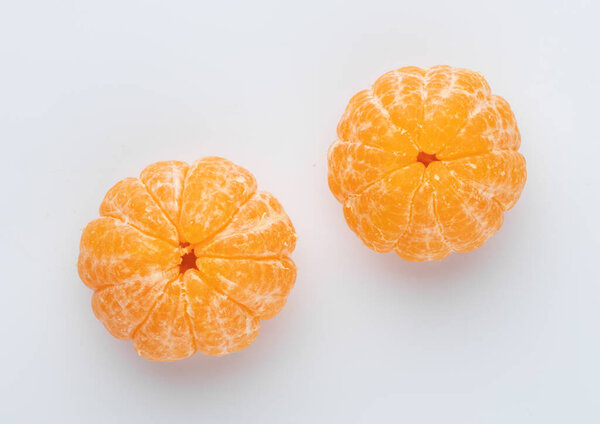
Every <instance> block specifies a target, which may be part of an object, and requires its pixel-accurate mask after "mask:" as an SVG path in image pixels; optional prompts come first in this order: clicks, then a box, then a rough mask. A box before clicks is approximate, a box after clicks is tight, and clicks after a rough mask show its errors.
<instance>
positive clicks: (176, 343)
mask: <svg viewBox="0 0 600 424" xmlns="http://www.w3.org/2000/svg"><path fill="white" fill-rule="evenodd" d="M100 215H101V217H100V218H99V219H96V220H94V221H92V222H90V223H89V224H88V225H87V226H86V228H85V229H84V231H83V235H82V237H81V247H80V253H79V262H78V269H79V275H80V277H81V279H82V281H83V282H84V283H85V284H86V285H87V286H88V287H90V288H91V289H93V290H94V291H95V292H94V295H93V298H92V308H93V310H94V313H95V314H96V316H97V317H98V319H99V320H100V321H101V322H102V323H103V324H104V326H105V327H106V328H107V330H108V331H109V332H110V333H111V334H112V335H113V336H115V337H117V338H119V339H124V340H129V339H132V340H133V345H134V348H135V349H136V351H137V352H138V353H139V354H140V355H142V356H143V357H145V358H147V359H151V360H157V361H172V360H177V359H181V358H185V357H188V356H190V355H192V354H194V352H196V351H199V352H202V353H205V354H208V355H215V356H220V355H225V354H227V353H231V352H235V351H237V350H240V349H244V348H245V347H247V346H249V345H250V344H251V343H252V342H253V341H254V339H255V338H256V336H257V335H258V331H259V328H260V320H263V319H268V318H271V317H273V316H274V315H276V314H277V313H278V312H279V311H280V310H281V309H282V308H283V306H284V304H285V302H286V299H287V296H288V294H289V293H290V290H291V289H292V286H293V285H294V281H295V279H296V266H295V264H294V262H292V260H291V259H289V257H288V255H290V254H291V253H292V251H293V250H294V247H295V243H296V233H295V231H294V227H293V226H292V223H291V221H290V219H289V218H288V216H287V215H286V213H285V211H284V210H283V208H282V207H281V205H280V204H279V202H278V201H277V199H275V198H274V197H273V196H272V195H271V194H269V193H267V192H264V191H256V181H255V179H254V177H253V176H252V174H250V173H249V172H248V171H246V170H245V169H243V168H241V167H240V166H237V165H235V164H233V163H231V162H230V161H228V160H226V159H222V158H217V157H209V158H204V159H200V160H198V161H197V162H195V163H194V164H192V165H191V166H190V165H188V164H186V163H184V162H177V161H170V162H158V163H155V164H152V165H150V166H148V167H147V168H146V169H144V171H143V172H142V173H141V175H140V177H139V178H126V179H124V180H122V181H120V182H118V183H117V184H116V185H115V186H114V187H113V188H111V189H110V190H109V191H108V193H107V194H106V197H105V198H104V201H103V202H102V204H101V206H100Z"/></svg>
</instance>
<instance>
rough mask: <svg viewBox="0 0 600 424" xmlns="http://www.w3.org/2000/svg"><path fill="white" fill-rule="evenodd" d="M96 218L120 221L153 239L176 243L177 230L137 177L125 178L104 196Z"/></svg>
mask: <svg viewBox="0 0 600 424" xmlns="http://www.w3.org/2000/svg"><path fill="white" fill-rule="evenodd" d="M100 215H101V216H107V217H112V218H116V219H120V220H121V221H123V222H125V223H128V224H131V225H132V226H134V227H135V228H137V229H139V230H141V231H143V232H144V233H146V234H149V235H151V236H153V237H156V238H159V239H162V240H166V241H169V242H171V243H173V244H177V243H178V237H177V229H176V228H175V226H174V225H173V224H172V223H171V222H170V221H169V219H168V218H167V216H166V215H165V214H164V212H163V211H162V210H161V209H160V207H159V206H158V205H157V204H156V202H155V201H154V199H152V196H150V193H148V190H146V187H145V186H144V184H142V182H141V181H140V180H138V179H137V178H126V179H124V180H122V181H119V182H118V183H117V184H115V185H114V186H113V187H112V188H111V189H110V190H109V191H108V193H106V196H105V197H104V200H103V201H102V204H101V205H100Z"/></svg>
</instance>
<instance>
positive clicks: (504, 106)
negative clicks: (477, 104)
mask: <svg viewBox="0 0 600 424" xmlns="http://www.w3.org/2000/svg"><path fill="white" fill-rule="evenodd" d="M490 103H491V105H492V106H493V107H494V109H495V112H496V116H497V117H498V119H497V120H496V128H495V131H493V132H492V134H493V135H492V136H491V137H490V138H491V140H492V144H493V146H494V147H493V149H494V150H504V149H510V150H518V149H519V147H520V146H521V134H520V133H519V128H518V127H517V120H516V119H515V115H514V114H513V112H512V110H511V109H510V105H509V104H508V102H507V101H506V100H504V99H503V98H502V97H500V96H496V95H492V96H490Z"/></svg>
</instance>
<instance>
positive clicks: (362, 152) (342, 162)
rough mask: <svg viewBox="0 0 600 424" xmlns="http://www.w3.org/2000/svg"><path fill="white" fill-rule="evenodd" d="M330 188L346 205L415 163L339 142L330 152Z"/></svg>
mask: <svg viewBox="0 0 600 424" xmlns="http://www.w3.org/2000/svg"><path fill="white" fill-rule="evenodd" d="M328 157H329V163H331V169H330V172H329V187H330V188H331V191H332V193H333V194H334V195H335V197H336V198H337V199H338V200H339V201H340V202H343V201H345V200H346V198H347V197H348V196H349V195H352V194H357V193H360V192H361V191H362V190H364V189H365V188H366V186H368V185H369V184H371V183H373V182H374V181H376V180H379V179H381V178H383V177H384V176H385V175H386V174H387V173H389V172H390V171H392V170H394V169H397V168H401V167H402V166H403V165H407V164H409V163H410V162H413V161H414V158H408V159H407V158H406V157H403V156H399V155H397V154H396V153H392V152H388V151H387V150H383V149H380V148H377V147H372V146H367V145H365V144H360V143H351V142H347V141H337V142H335V143H334V144H332V145H331V148H330V149H329V155H328Z"/></svg>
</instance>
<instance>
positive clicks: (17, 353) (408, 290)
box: [0, 0, 600, 424]
mask: <svg viewBox="0 0 600 424" xmlns="http://www.w3.org/2000/svg"><path fill="white" fill-rule="evenodd" d="M493 3H495V4H492V2H485V1H480V0H472V1H461V0H457V1H452V2H442V1H401V0H394V1H361V2H358V1H353V2H342V1H337V2H336V1H297V2H284V1H271V2H266V1H247V2H242V1H238V2H229V1H211V2H200V1H189V2H180V1H163V2H160V1H138V2H135V1H102V2H100V1H96V2H92V1H81V0H77V1H61V2H59V1H41V0H40V1H26V0H19V1H17V0H13V1H9V0H6V1H3V2H1V3H0V4H1V5H0V143H1V150H0V152H1V153H2V166H1V170H0V172H1V175H0V181H1V191H0V193H1V196H2V197H1V198H2V203H1V206H2V207H1V210H0V219H1V222H2V229H1V234H2V244H1V246H0V249H1V250H0V258H1V261H2V271H3V272H2V283H3V284H2V291H1V293H2V295H1V296H0V314H1V320H0V331H1V339H0V340H1V346H0V364H1V365H0V367H1V372H2V375H1V378H0V421H1V422H3V423H5V422H6V423H12V422H56V423H81V422H90V423H106V422H123V423H130V424H132V423H154V422H172V423H178V422H181V423H192V422H193V423H212V422H215V423H244V422H261V423H288V422H289V423H320V422H328V423H331V422H364V423H375V422H406V423H440V422H444V423H502V424H505V423H545V424H546V423H567V422H571V423H597V422H600V411H599V405H598V397H599V395H600V390H599V388H598V384H599V383H598V381H599V377H600V366H599V364H598V361H599V360H600V343H599V337H600V331H599V328H598V327H599V323H600V284H599V283H600V282H599V278H598V271H597V263H598V253H599V251H600V243H599V241H600V228H599V223H598V222H599V221H598V219H599V215H598V208H599V207H600V203H599V200H598V197H599V196H598V194H599V189H598V186H599V183H600V177H599V172H600V171H599V169H598V159H599V157H600V148H599V146H600V137H599V134H598V121H599V120H600V118H599V116H598V113H599V106H598V105H599V102H598V99H599V96H600V90H599V88H600V84H599V76H598V75H599V74H598V72H599V69H600V60H599V59H598V57H599V56H598V44H597V43H598V40H599V39H600V31H599V30H598V22H597V20H598V17H599V15H600V6H598V3H597V2H593V1H591V0H590V1H580V0H571V1H529V2H527V1H524V0H516V1H497V2H493ZM436 64H450V65H454V66H461V67H467V68H472V69H475V70H478V71H480V72H482V73H483V74H484V75H485V76H486V77H487V79H488V81H489V83H490V85H491V86H492V89H493V91H494V92H495V93H497V94H500V95H502V96H504V97H505V98H506V99H507V100H508V101H509V102H510V104H511V105H512V107H513V109H514V112H515V114H516V116H517V119H518V122H519V126H520V129H521V133H522V148H521V151H522V152H523V154H524V155H525V157H526V158H527V165H528V172H529V178H528V181H527V185H526V188H525V191H524V192H523V195H522V197H521V200H520V201H519V203H518V204H517V205H516V207H515V208H514V209H513V210H511V211H510V212H508V213H507V214H506V220H505V224H504V226H503V227H502V229H501V231H500V232H499V233H498V234H497V235H496V236H495V237H493V238H492V239H491V240H490V241H489V242H488V243H486V245H485V246H484V247H482V248H481V249H479V250H477V251H475V252H473V253H469V254H454V255H451V256H450V257H449V258H447V259H446V260H444V261H442V262H437V263H425V264H417V263H408V262H405V261H403V260H402V259H400V258H398V257H396V256H395V255H394V254H389V255H380V254H376V253H373V252H371V251H370V250H368V249H367V248H366V247H364V246H363V245H362V244H361V242H360V241H359V240H358V238H357V237H356V236H354V234H353V233H352V232H351V231H350V230H349V229H348V228H347V226H346V224H345V222H344V220H343V217H342V212H341V207H340V205H339V204H338V203H337V202H336V201H335V200H334V198H333V196H332V195H331V194H330V193H329V190H328V187H327V180H326V171H327V168H326V151H327V148H328V146H329V144H330V143H331V142H332V141H333V140H334V139H335V128H336V124H337V121H338V119H339V117H340V116H341V114H342V112H343V110H344V107H345V105H346V103H347V101H348V100H349V98H350V97H351V96H352V94H354V93H355V92H356V91H358V90H360V89H363V88H365V87H367V86H368V85H369V84H370V83H372V82H373V81H374V80H375V79H376V78H377V77H378V76H379V75H381V74H382V73H384V72H386V71H388V70H391V69H394V68H397V67H401V66H405V65H417V66H431V65H436ZM207 155H221V156H225V157H227V158H229V159H231V160H233V161H235V162H237V163H239V164H241V165H243V166H244V167H246V168H248V169H249V170H251V171H252V172H253V173H254V174H255V175H256V177H257V179H258V182H259V186H260V187H261V189H265V190H269V191H271V192H273V193H274V194H275V195H276V196H277V197H278V198H279V199H280V200H281V202H282V203H283V205H284V206H285V208H286V210H287V211H288V213H289V215H290V217H291V218H292V220H293V222H294V224H295V226H296V229H297V231H298V235H299V242H298V246H297V250H296V252H295V254H294V255H293V258H294V259H295V261H296V262H297V265H298V268H299V277H298V281H297V283H296V287H295V288H294V290H293V291H292V294H291V296H290V298H289V302H288V304H287V306H286V308H285V309H284V310H283V312H282V313H281V314H280V315H279V316H277V317H276V318H275V319H273V320H271V321H267V322H264V324H263V327H262V331H261V334H260V335H259V337H258V339H257V341H256V342H255V343H254V344H253V345H252V346H251V347H250V348H248V349H246V350H245V351H242V352H240V353H236V354H233V355H230V356H228V357H224V358H211V357H206V356H202V355H195V356H194V357H192V358H190V359H187V360H183V361H179V362H176V363H153V362H148V361H146V360H144V359H142V358H140V357H138V356H137V354H136V353H135V352H134V350H133V348H132V346H131V343H129V342H123V341H117V340H116V339H113V338H112V337H111V336H110V335H109V334H108V333H107V331H106V330H105V329H104V328H103V327H102V325H101V324H100V323H99V322H98V321H97V320H96V318H95V317H94V316H93V313H92V310H91V308H90V298H91V291H90V290H88V289H87V288H86V287H84V285H83V284H82V283H81V282H80V281H79V278H78V276H77V273H76V260H77V254H78V243H79V237H80V234H81V230H82V228H83V227H84V225H85V224H86V223H87V222H88V221H90V220H91V219H93V218H94V217H96V216H97V208H98V206H99V204H100V201H101V200H102V197H103V196H104V193H105V192H106V191H107V190H108V188H109V187H111V186H112V185H113V184H114V183H115V182H117V181H118V180H119V179H122V178H124V177H127V176H135V175H137V174H138V173H139V171H140V170H141V169H143V167H144V166H146V165H148V164H150V163H152V162H154V161H158V160H166V159H180V160H186V161H193V160H195V159H197V158H200V157H203V156H207ZM111 420H112V421H111Z"/></svg>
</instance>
